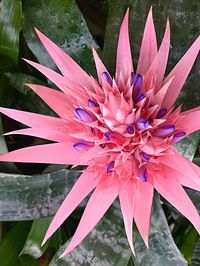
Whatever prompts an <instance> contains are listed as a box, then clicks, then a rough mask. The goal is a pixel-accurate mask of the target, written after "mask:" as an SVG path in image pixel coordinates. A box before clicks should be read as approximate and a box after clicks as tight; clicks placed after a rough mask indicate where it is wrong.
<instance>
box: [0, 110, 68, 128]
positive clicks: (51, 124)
mask: <svg viewBox="0 0 200 266" xmlns="http://www.w3.org/2000/svg"><path fill="white" fill-rule="evenodd" d="M0 112H1V113H2V114H4V115H7V116H9V117H11V118H12V119H14V120H17V121H19V122H21V123H23V124H25V125H27V126H29V127H41V128H42V127H43V128H45V127H48V128H58V127H63V126H64V120H63V119H61V118H56V117H51V116H47V115H40V114H36V113H31V112H24V111H19V110H16V109H9V108H4V107H0Z"/></svg>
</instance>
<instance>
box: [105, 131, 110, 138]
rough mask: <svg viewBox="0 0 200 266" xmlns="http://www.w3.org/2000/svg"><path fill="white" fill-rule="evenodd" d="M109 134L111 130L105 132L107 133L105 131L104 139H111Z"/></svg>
mask: <svg viewBox="0 0 200 266" xmlns="http://www.w3.org/2000/svg"><path fill="white" fill-rule="evenodd" d="M109 135H110V132H109V131H108V132H105V133H104V139H105V140H110V137H109Z"/></svg>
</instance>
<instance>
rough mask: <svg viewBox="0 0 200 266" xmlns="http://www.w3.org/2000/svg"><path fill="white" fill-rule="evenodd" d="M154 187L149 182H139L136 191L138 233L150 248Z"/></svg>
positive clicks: (135, 211) (135, 212)
mask: <svg viewBox="0 0 200 266" xmlns="http://www.w3.org/2000/svg"><path fill="white" fill-rule="evenodd" d="M153 190H154V188H153V186H152V185H151V184H150V183H149V182H142V181H141V180H138V181H137V184H136V191H135V206H134V219H135V223H136V225H137V228H138V231H139V232H140V235H141V236H142V239H143V240H144V242H145V244H146V246H147V247H148V238H149V228H150V216H151V206H152V200H153Z"/></svg>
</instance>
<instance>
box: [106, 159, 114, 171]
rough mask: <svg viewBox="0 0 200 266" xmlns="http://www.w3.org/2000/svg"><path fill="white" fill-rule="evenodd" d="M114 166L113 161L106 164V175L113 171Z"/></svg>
mask: <svg viewBox="0 0 200 266" xmlns="http://www.w3.org/2000/svg"><path fill="white" fill-rule="evenodd" d="M114 164H115V162H114V161H112V162H110V163H109V164H108V166H107V168H106V173H107V174H109V173H111V172H112V171H113V168H114Z"/></svg>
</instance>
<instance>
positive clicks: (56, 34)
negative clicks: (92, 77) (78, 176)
mask: <svg viewBox="0 0 200 266" xmlns="http://www.w3.org/2000/svg"><path fill="white" fill-rule="evenodd" d="M24 17H25V20H24V29H23V31H24V37H25V40H26V42H27V44H28V46H29V48H30V49H31V51H32V52H33V54H34V55H35V57H36V58H37V60H38V61H39V62H40V63H41V64H44V65H46V66H48V67H50V68H55V66H54V64H53V62H52V60H51V59H50V57H49V55H48V54H47V52H46V51H45V49H44V48H43V46H42V44H41V42H40V41H39V39H38V37H37V36H36V34H35V32H34V30H33V27H37V28H38V29H39V30H40V31H42V32H43V33H44V34H45V35H46V36H48V37H49V38H50V39H52V40H53V41H54V42H55V43H57V44H58V45H60V46H61V47H62V48H63V49H64V50H65V51H66V52H67V53H68V54H69V55H70V56H72V57H73V58H74V59H75V60H76V61H77V62H78V63H79V64H81V65H82V66H83V67H84V69H86V70H88V71H89V72H90V73H91V72H94V71H93V70H94V64H93V61H92V56H91V49H90V47H91V44H92V43H93V42H94V41H93V39H92V36H91V34H90V33H89V30H88V28H87V25H86V23H85V21H84V19H83V17H82V15H81V13H80V11H79V9H78V7H77V6H76V3H75V1H73V0H68V1H62V0H57V1H54V0H42V1H34V0H29V1H25V2H24Z"/></svg>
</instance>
